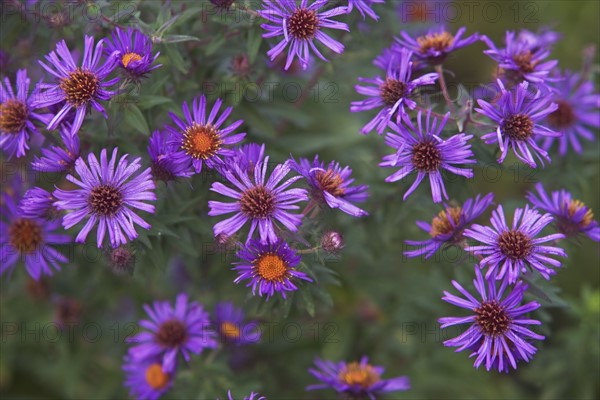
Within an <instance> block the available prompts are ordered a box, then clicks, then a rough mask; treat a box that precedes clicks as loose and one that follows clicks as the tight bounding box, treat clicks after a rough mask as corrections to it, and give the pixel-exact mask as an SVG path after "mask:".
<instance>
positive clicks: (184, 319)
mask: <svg viewBox="0 0 600 400" xmlns="http://www.w3.org/2000/svg"><path fill="white" fill-rule="evenodd" d="M144 310H145V311H146V314H148V317H150V319H144V320H141V321H140V325H141V326H142V327H143V328H146V329H147V330H145V331H142V332H140V333H138V334H137V335H135V336H133V337H131V338H129V339H127V340H128V341H129V342H131V343H136V345H134V346H132V347H131V348H130V349H129V354H130V355H131V358H132V360H133V361H144V360H148V359H151V360H154V359H156V358H161V359H162V369H163V371H166V372H168V373H172V372H174V371H175V366H176V363H177V355H178V354H179V353H181V355H182V356H183V358H184V359H185V361H189V360H190V354H192V353H193V354H200V353H202V351H203V350H204V349H214V348H216V347H217V340H216V338H215V337H216V334H215V332H213V331H212V330H211V329H210V320H209V316H208V313H207V312H206V311H204V308H203V306H202V305H201V304H200V303H198V302H195V301H191V302H190V301H188V297H187V295H186V294H184V293H182V294H179V295H178V296H177V300H176V301H175V306H171V304H170V303H169V302H168V301H155V302H154V304H153V306H152V307H151V306H149V305H147V304H145V305H144ZM159 362H160V361H159Z"/></svg>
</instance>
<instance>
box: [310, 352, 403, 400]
mask: <svg viewBox="0 0 600 400" xmlns="http://www.w3.org/2000/svg"><path fill="white" fill-rule="evenodd" d="M315 366H316V368H310V369H309V370H308V372H310V373H311V375H313V376H314V377H315V378H317V379H318V380H320V381H321V382H322V383H318V384H316V385H310V386H308V387H307V388H306V390H316V389H333V390H335V391H336V392H337V393H342V394H344V395H347V396H349V398H352V399H354V398H356V399H366V398H368V399H371V400H375V399H377V398H378V397H379V396H381V395H382V394H383V393H391V392H399V391H405V390H408V389H410V381H409V379H408V377H406V376H398V377H396V378H390V379H382V377H381V376H382V375H383V373H384V371H385V370H384V368H383V367H380V366H377V365H371V364H369V359H368V357H362V358H361V359H360V361H353V362H345V361H340V362H337V363H336V362H333V361H329V360H321V359H316V360H315Z"/></svg>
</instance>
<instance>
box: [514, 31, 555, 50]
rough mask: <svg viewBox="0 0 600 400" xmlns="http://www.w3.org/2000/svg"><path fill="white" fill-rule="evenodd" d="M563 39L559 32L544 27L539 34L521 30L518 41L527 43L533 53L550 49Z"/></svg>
mask: <svg viewBox="0 0 600 400" xmlns="http://www.w3.org/2000/svg"><path fill="white" fill-rule="evenodd" d="M561 37H562V35H561V34H560V33H559V32H555V31H552V30H550V29H548V28H547V27H544V28H542V29H540V30H539V31H538V32H537V33H536V32H531V31H529V30H527V29H521V30H520V31H519V33H518V34H517V38H516V40H518V41H521V42H525V43H526V44H527V46H528V47H529V48H530V49H531V51H532V52H535V51H538V50H540V49H542V48H545V49H549V48H550V46H552V45H553V44H554V43H556V42H558V41H559V40H560V38H561Z"/></svg>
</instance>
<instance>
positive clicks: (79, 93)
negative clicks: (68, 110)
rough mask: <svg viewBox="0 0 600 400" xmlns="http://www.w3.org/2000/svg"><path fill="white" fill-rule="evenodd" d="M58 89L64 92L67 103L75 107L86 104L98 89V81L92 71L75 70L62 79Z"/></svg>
mask: <svg viewBox="0 0 600 400" xmlns="http://www.w3.org/2000/svg"><path fill="white" fill-rule="evenodd" d="M59 87H60V88H61V89H62V90H63V91H64V92H65V99H66V100H67V102H68V103H69V104H71V105H73V106H75V107H81V106H83V105H85V104H87V103H88V102H89V101H90V100H92V98H93V97H94V96H95V95H96V92H97V91H98V89H99V88H100V81H99V80H98V77H97V76H96V74H94V73H93V72H92V71H88V70H83V69H81V68H77V69H76V70H75V71H73V72H71V73H70V74H69V77H68V78H62V79H61V81H60V83H59Z"/></svg>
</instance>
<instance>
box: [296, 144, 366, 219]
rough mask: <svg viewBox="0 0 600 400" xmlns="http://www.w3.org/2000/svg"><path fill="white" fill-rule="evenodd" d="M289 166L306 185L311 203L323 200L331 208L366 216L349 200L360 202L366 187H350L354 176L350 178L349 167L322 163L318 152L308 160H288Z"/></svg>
mask: <svg viewBox="0 0 600 400" xmlns="http://www.w3.org/2000/svg"><path fill="white" fill-rule="evenodd" d="M290 165H291V167H292V168H293V169H294V170H295V171H296V172H298V173H299V174H300V175H302V176H303V177H304V179H306V182H307V183H308V186H309V187H310V190H309V193H310V196H311V198H312V199H313V200H314V201H315V202H317V203H319V204H323V203H325V204H327V205H328V206H329V207H331V208H339V209H340V210H342V211H343V212H345V213H346V214H349V215H352V216H354V217H362V216H365V215H369V214H368V213H367V212H366V211H364V210H362V209H360V208H358V207H357V206H355V205H354V204H352V202H358V203H362V202H364V201H365V200H366V199H367V197H368V194H367V189H368V186H367V185H358V186H351V185H352V183H353V182H354V179H353V178H350V175H351V174H352V170H351V169H350V167H344V168H342V167H341V166H340V164H339V163H338V162H335V161H331V162H330V163H329V165H327V166H325V163H324V162H323V161H319V156H318V155H316V156H315V158H314V160H313V162H312V163H311V162H310V161H309V160H308V159H306V158H300V161H299V162H296V160H294V159H291V160H290Z"/></svg>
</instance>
